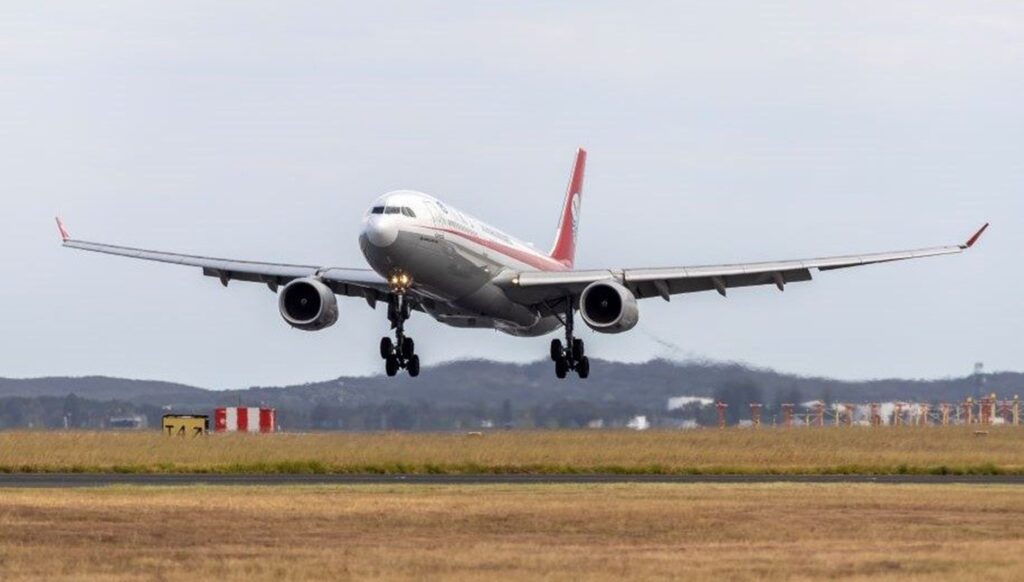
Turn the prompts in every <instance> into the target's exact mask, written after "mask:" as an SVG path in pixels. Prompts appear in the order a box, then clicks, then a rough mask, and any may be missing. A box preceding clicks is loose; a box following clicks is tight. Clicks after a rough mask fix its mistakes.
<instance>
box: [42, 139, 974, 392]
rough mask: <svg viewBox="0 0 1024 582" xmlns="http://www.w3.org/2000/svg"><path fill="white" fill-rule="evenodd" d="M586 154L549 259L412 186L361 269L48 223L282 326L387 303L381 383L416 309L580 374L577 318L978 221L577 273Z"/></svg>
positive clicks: (412, 364) (367, 234)
mask: <svg viewBox="0 0 1024 582" xmlns="http://www.w3.org/2000/svg"><path fill="white" fill-rule="evenodd" d="M586 161H587V152H586V151H585V150H583V149H580V150H579V151H577V153H576V161H575V164H574V165H573V169H572V173H571V175H570V178H569V188H568V191H567V192H566V195H565V201H564V202H563V204H562V214H561V218H560V219H559V221H558V230H557V232H556V233H555V242H554V246H553V247H552V249H551V252H550V253H547V254H543V253H539V252H537V251H536V250H534V249H533V247H532V246H531V245H529V244H525V243H523V242H521V241H519V240H517V239H515V238H513V237H511V236H509V235H507V234H505V233H504V232H502V231H500V230H498V229H497V228H494V227H492V226H489V225H487V224H485V223H484V222H482V221H480V220H477V219H476V218H474V217H472V216H470V215H469V214H466V213H464V212H460V211H459V210H456V209H455V208H452V207H451V206H448V205H446V204H445V203H443V202H442V201H440V200H438V199H437V198H434V197H432V196H429V195H427V194H423V193H422V192H414V191H411V190H399V191H395V192H390V193H388V194H385V195H383V196H381V197H380V198H378V199H377V200H376V201H375V202H374V203H373V205H372V206H371V207H370V208H369V210H367V212H366V215H365V216H364V218H363V223H362V232H361V233H360V235H359V246H360V248H361V249H362V252H363V256H364V257H365V258H366V261H367V263H369V266H370V267H371V268H370V269H349V268H337V267H323V266H303V265H288V264H278V263H263V262H253V261H237V260H230V259H217V258H212V257H203V256H194V255H182V254H176V253H166V252H160V251H149V250H143V249H137V248H129V247H122V246H114V245H108V244H101V243H94V242H85V241H80V240H75V239H73V238H71V236H70V235H69V234H68V231H67V229H66V228H65V226H64V223H63V222H62V221H61V220H60V218H58V219H57V225H58V227H59V229H60V235H61V238H62V240H63V242H64V246H66V247H68V248H73V249H80V250H85V251H93V252H97V253H106V254H111V255H120V256H124V257H130V258H134V259H143V260H147V261H159V262H164V263H172V264H177V265H186V266H190V267H199V268H201V269H202V270H203V274H204V275H206V276H209V277H216V278H218V279H220V282H221V283H222V284H223V285H224V286H227V285H228V283H229V282H230V281H248V282H254V283H262V284H264V285H266V286H267V287H269V288H270V290H271V291H272V292H274V293H276V294H277V295H278V309H279V310H280V312H281V317H283V318H284V320H285V322H286V323H287V324H288V325H290V326H292V327H294V328H298V329H301V330H307V331H318V330H322V329H324V328H327V327H330V326H332V325H334V324H335V323H337V321H338V301H337V296H338V295H343V296H345V297H359V298H362V299H364V300H365V301H366V302H367V303H368V304H369V305H370V307H371V308H376V306H377V304H378V303H380V304H384V305H386V306H387V315H388V320H389V321H390V323H391V328H392V330H394V334H395V337H394V339H392V338H391V337H384V338H383V339H381V341H380V356H381V358H382V359H383V360H384V362H385V370H386V372H387V375H388V376H394V375H396V374H397V373H398V371H399V370H402V369H404V370H406V371H407V372H408V373H409V375H410V376H414V377H415V376H418V375H419V373H420V359H419V356H418V355H417V354H416V347H415V344H414V343H413V340H412V338H410V337H408V336H406V335H405V322H406V320H407V319H409V317H410V315H411V314H412V313H413V312H417V311H418V312H423V313H426V314H427V315H429V316H430V317H432V318H434V319H436V320H437V321H439V322H441V323H444V324H447V325H451V326H454V327H466V328H488V329H497V330H499V331H502V332H505V333H507V334H510V335H514V336H521V337H537V336H542V335H547V334H550V333H552V332H554V331H556V330H558V329H559V328H562V329H564V332H565V342H564V343H563V342H562V341H561V340H560V339H553V340H551V359H552V360H553V361H554V364H555V374H556V375H557V376H558V377H559V378H565V377H566V375H567V374H568V373H569V372H570V371H572V372H575V373H576V374H577V375H578V376H579V377H580V378H586V377H588V376H589V375H590V360H589V359H588V358H587V356H586V351H585V349H584V345H583V341H582V340H581V339H579V338H577V337H576V336H575V332H574V322H575V316H576V313H577V312H579V316H580V317H581V318H582V319H583V321H584V323H586V324H587V325H588V326H589V327H590V328H591V329H593V330H594V331H596V332H600V333H623V332H627V331H629V330H631V329H633V328H634V327H636V325H637V322H638V321H639V318H640V310H639V306H638V303H637V300H639V299H646V298H651V297H660V298H661V299H664V300H665V301H669V300H670V298H671V297H672V296H673V295H677V294H681V293H695V292H698V291H716V292H718V293H719V294H720V295H722V296H723V297H724V296H725V295H726V292H727V290H728V289H731V288H733V287H749V286H753V285H774V286H775V287H777V288H778V289H779V291H782V290H784V289H785V287H786V285H788V284H790V283H797V282H800V281H809V280H811V272H812V271H814V270H816V271H829V270H832V269H843V268H847V267H859V266H862V265H871V264H875V263H886V262H892V261H901V260H906V259H918V258H922V257H930V256H937V255H951V254H957V253H960V252H963V251H964V250H966V249H968V248H970V247H972V246H974V243H975V242H977V241H978V239H979V238H980V237H981V234H982V233H983V232H984V231H985V229H986V228H988V224H985V226H983V227H981V229H980V230H978V231H977V232H976V233H975V234H974V235H973V236H972V237H971V238H970V239H968V240H967V242H966V243H964V244H960V245H954V246H943V247H932V248H926V249H919V250H910V251H896V252H887V253H873V254H863V255H848V256H841V257H827V258H819V259H805V260H793V261H776V262H762V263H739V264H731V265H707V266H696V267H668V268H641V269H618V268H608V269H594V270H576V269H575V265H574V261H575V256H576V238H577V234H578V232H579V224H580V200H581V197H582V195H583V172H584V168H585V166H586Z"/></svg>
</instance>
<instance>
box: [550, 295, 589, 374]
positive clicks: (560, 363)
mask: <svg viewBox="0 0 1024 582" xmlns="http://www.w3.org/2000/svg"><path fill="white" fill-rule="evenodd" d="M566 304H567V305H568V308H567V309H566V310H565V321H564V322H563V323H565V344H564V345H563V344H562V340H558V339H553V340H551V360H552V361H554V362H555V376H557V377H558V378H559V379H562V378H565V377H566V376H567V375H568V374H569V372H570V371H575V372H576V374H577V375H578V376H579V377H580V379H583V380H585V379H587V378H589V377H590V358H588V357H587V354H586V349H585V346H584V345H583V340H581V339H579V338H577V337H575V336H573V311H572V299H568V300H567V301H566Z"/></svg>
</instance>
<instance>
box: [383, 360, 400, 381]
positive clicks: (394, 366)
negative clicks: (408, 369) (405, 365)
mask: <svg viewBox="0 0 1024 582" xmlns="http://www.w3.org/2000/svg"><path fill="white" fill-rule="evenodd" d="M398 367H399V366H398V358H396V357H395V356H388V359H387V361H385V362H384V371H385V372H387V374H388V377H389V378H390V377H394V376H395V374H398Z"/></svg>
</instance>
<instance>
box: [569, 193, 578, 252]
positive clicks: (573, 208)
mask: <svg viewBox="0 0 1024 582" xmlns="http://www.w3.org/2000/svg"><path fill="white" fill-rule="evenodd" d="M569 210H570V212H572V241H573V242H574V243H575V242H576V233H577V232H578V231H579V226H580V195H579V194H578V193H576V194H573V195H572V204H571V205H570V208H569Z"/></svg>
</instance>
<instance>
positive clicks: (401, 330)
mask: <svg viewBox="0 0 1024 582" xmlns="http://www.w3.org/2000/svg"><path fill="white" fill-rule="evenodd" d="M409 315H410V308H409V302H408V300H407V299H406V297H405V294H404V293H400V294H394V295H391V298H390V299H389V300H388V321H390V322H391V328H392V329H394V330H395V340H394V341H392V340H391V338H390V337H383V338H381V340H380V357H381V358H383V359H384V371H385V372H387V375H388V376H395V375H396V374H398V371H399V370H405V371H407V372H409V376H411V377H413V378H415V377H416V376H419V375H420V357H419V356H418V355H416V343H415V342H414V341H413V340H412V338H411V337H408V336H406V335H405V321H406V320H407V319H409Z"/></svg>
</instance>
